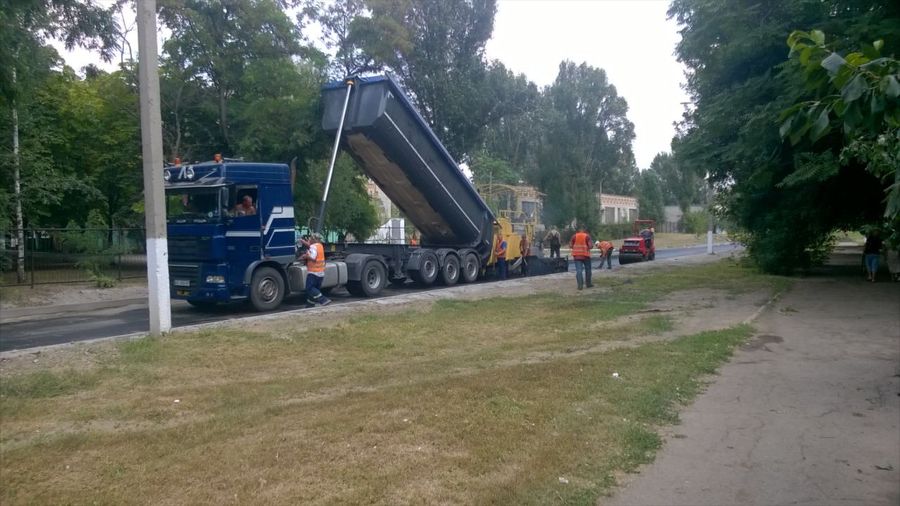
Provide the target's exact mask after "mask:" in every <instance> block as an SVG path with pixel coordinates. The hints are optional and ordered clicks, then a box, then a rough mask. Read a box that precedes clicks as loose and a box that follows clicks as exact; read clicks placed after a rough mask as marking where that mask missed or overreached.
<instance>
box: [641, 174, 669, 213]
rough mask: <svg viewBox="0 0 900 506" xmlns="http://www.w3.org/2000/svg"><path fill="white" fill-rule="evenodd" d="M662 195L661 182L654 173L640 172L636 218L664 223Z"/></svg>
mask: <svg viewBox="0 0 900 506" xmlns="http://www.w3.org/2000/svg"><path fill="white" fill-rule="evenodd" d="M663 193H664V192H663V182H662V180H661V179H660V177H659V174H658V173H657V172H656V171H653V170H645V171H643V172H641V175H640V176H639V178H638V184H637V200H638V215H639V216H638V218H640V219H642V220H654V221H656V222H657V223H659V222H662V221H665V213H664V211H663V205H664V204H665V202H664V197H663Z"/></svg>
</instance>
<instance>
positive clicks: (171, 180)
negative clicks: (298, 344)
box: [163, 157, 346, 310]
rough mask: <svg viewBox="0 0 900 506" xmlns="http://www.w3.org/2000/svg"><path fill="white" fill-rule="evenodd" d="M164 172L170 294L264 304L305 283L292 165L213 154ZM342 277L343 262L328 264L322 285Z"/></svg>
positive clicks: (193, 300) (198, 300)
mask: <svg viewBox="0 0 900 506" xmlns="http://www.w3.org/2000/svg"><path fill="white" fill-rule="evenodd" d="M163 178H164V180H165V188H166V216H167V222H168V226H167V233H168V248H169V284H170V286H169V288H170V292H171V296H172V298H174V299H183V300H187V301H188V302H189V303H190V304H192V305H194V306H198V307H207V306H212V305H214V304H217V303H220V302H227V301H232V300H241V299H243V300H247V299H249V300H250V302H251V303H252V304H253V306H254V307H256V309H258V310H268V309H272V308H274V307H276V306H278V305H279V304H280V303H281V301H282V299H283V298H284V296H285V295H287V294H290V293H292V292H302V291H303V285H304V283H305V276H306V268H305V266H303V265H298V264H294V263H293V262H294V260H295V237H294V235H295V232H294V229H295V227H294V224H295V221H294V207H293V196H292V193H291V169H290V167H288V166H287V165H285V164H276V163H250V162H243V161H232V160H227V159H220V158H219V157H216V160H214V161H211V162H204V163H196V164H185V165H182V164H177V165H171V166H167V167H166V168H165V169H164V173H163ZM248 197H249V204H250V205H249V206H244V205H242V202H247V198H248ZM345 282H346V266H345V265H341V264H339V263H334V262H332V263H331V265H328V266H327V267H326V281H325V282H324V283H323V286H336V285H338V284H343V283H345Z"/></svg>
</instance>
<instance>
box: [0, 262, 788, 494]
mask: <svg viewBox="0 0 900 506" xmlns="http://www.w3.org/2000/svg"><path fill="white" fill-rule="evenodd" d="M784 286H785V284H784V282H783V281H782V280H780V279H779V278H772V277H767V276H760V275H758V274H756V273H754V272H753V271H749V270H747V269H745V268H742V267H741V266H740V265H737V264H734V263H730V262H720V263H718V264H716V265H714V266H711V267H708V266H702V267H690V268H687V267H685V268H673V269H671V270H669V271H664V272H654V273H652V274H650V273H648V274H642V275H640V276H634V277H633V278H631V280H630V282H627V283H624V282H615V283H613V286H612V291H611V292H607V291H596V292H584V293H582V294H581V295H579V296H577V297H576V296H567V295H560V294H552V295H547V294H539V295H530V296H526V297H515V298H493V299H487V300H481V301H459V300H443V301H439V302H437V303H435V304H434V305H433V306H432V307H431V308H430V309H427V310H424V311H422V310H420V311H414V310H408V311H404V312H400V313H398V314H390V315H378V314H375V313H369V314H364V315H354V316H353V317H350V318H347V319H346V320H343V321H339V322H334V321H324V320H323V321H321V323H315V321H310V320H308V319H307V317H306V316H303V315H301V316H300V317H297V318H292V319H289V320H285V321H284V322H282V323H278V324H266V325H256V326H254V327H253V328H252V329H245V328H241V327H240V326H238V325H240V324H238V325H236V326H234V327H230V328H215V329H209V330H204V331H200V332H191V333H174V334H172V335H170V336H168V337H166V338H163V339H143V340H137V341H128V342H123V343H119V344H117V345H115V348H114V349H113V350H112V352H110V353H107V354H102V355H101V356H100V358H99V360H98V362H97V365H95V366H94V367H92V368H89V369H88V370H85V371H72V370H67V369H62V370H55V371H54V370H46V371H41V372H36V373H29V374H22V375H16V376H5V377H3V381H2V390H0V403H2V407H0V413H2V414H3V417H2V420H0V423H2V429H3V430H2V431H0V453H2V455H0V456H2V459H3V462H4V466H3V468H2V469H0V479H2V481H3V482H4V487H3V489H2V491H0V502H2V503H4V504H18V503H61V502H62V503H70V502H71V503H91V502H100V503H115V504H125V503H131V502H137V501H140V502H152V503H166V502H180V503H224V502H253V503H267V504H297V503H304V504H332V503H343V504H356V503H374V504H397V503H440V504H447V503H449V504H487V503H500V504H547V503H550V502H553V503H557V502H563V503H567V504H593V503H594V502H595V501H596V500H597V498H598V497H599V496H601V495H603V494H604V493H606V492H607V491H608V490H609V487H611V486H612V485H613V484H614V476H615V473H617V472H622V471H626V472H627V471H633V470H634V469H636V468H637V466H639V465H641V464H643V463H646V462H649V461H650V460H651V459H652V458H653V455H654V453H655V451H656V450H657V449H658V448H659V446H660V444H661V440H660V437H659V435H658V434H657V428H658V427H659V426H660V425H665V424H671V423H677V420H678V410H679V408H680V407H681V406H682V405H684V404H685V403H686V402H689V401H690V400H691V399H692V398H693V397H695V396H696V395H697V394H698V393H699V392H700V391H701V390H702V388H703V385H704V382H705V381H707V378H708V376H707V375H708V374H710V373H713V372H714V371H715V370H716V368H717V367H718V366H719V365H721V363H722V362H724V361H725V360H727V358H728V357H729V356H730V353H731V351H732V350H733V348H734V346H735V345H736V344H737V343H739V342H741V341H742V340H743V339H746V338H747V337H749V336H750V335H751V333H752V330H751V329H750V328H748V327H744V326H739V327H735V328H731V329H727V330H721V331H716V332H705V333H700V334H696V335H692V336H688V337H683V338H680V339H676V340H673V341H660V342H655V343H651V344H644V345H639V346H632V347H627V348H617V349H609V350H606V348H604V347H603V346H602V345H604V344H605V343H611V342H613V341H616V342H626V343H627V342H629V341H631V340H632V339H634V338H637V337H641V336H659V335H662V334H665V333H667V332H670V331H671V330H673V329H675V328H677V315H676V314H666V315H659V314H647V315H640V316H641V317H640V318H639V319H637V320H632V319H629V320H628V321H627V322H625V321H622V322H619V318H621V317H624V316H628V315H633V314H639V313H637V312H638V311H640V310H642V309H645V308H646V307H647V306H648V305H649V304H650V303H652V302H653V301H655V300H658V299H659V298H660V297H664V296H666V295H668V294H670V293H672V292H673V291H679V290H686V289H696V288H702V289H707V288H713V289H721V290H724V291H726V293H740V292H747V291H756V290H762V291H765V292H767V293H772V292H773V291H774V290H777V289H780V288H782V287H784ZM331 318H333V317H331ZM603 350H606V351H603ZM613 373H618V375H619V377H618V378H614V377H613ZM176 400H178V402H175V401H176ZM36 429H37V430H39V432H35V430H36ZM65 466H69V468H68V469H67V468H65ZM560 477H564V478H565V479H567V480H568V483H567V484H563V483H561V482H560V480H559V478H560ZM136 498H137V499H136Z"/></svg>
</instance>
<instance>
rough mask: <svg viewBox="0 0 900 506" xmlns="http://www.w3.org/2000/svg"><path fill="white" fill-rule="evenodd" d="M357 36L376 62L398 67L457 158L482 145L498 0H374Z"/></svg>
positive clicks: (354, 28)
mask: <svg viewBox="0 0 900 506" xmlns="http://www.w3.org/2000/svg"><path fill="white" fill-rule="evenodd" d="M366 6H367V9H366V10H365V12H364V13H363V14H361V15H359V16H357V17H356V18H355V19H354V20H353V21H352V22H351V29H350V34H349V39H350V40H351V41H352V43H353V44H354V45H355V46H356V47H358V48H360V49H361V51H362V52H363V53H364V54H366V55H368V56H371V57H372V59H373V61H374V62H375V64H374V65H372V68H373V69H374V68H380V69H385V70H389V71H391V72H393V73H394V74H395V75H397V77H398V78H399V79H400V81H401V83H402V84H403V85H404V87H405V88H406V89H407V90H409V92H410V93H411V95H412V98H413V101H414V102H415V104H416V106H417V108H418V109H419V112H420V113H421V114H422V116H423V117H424V118H425V120H426V121H427V122H428V123H429V124H430V125H431V126H432V128H433V129H434V130H435V133H437V135H438V137H439V138H440V139H441V141H442V142H443V143H444V145H446V146H447V149H448V150H449V151H450V154H451V155H453V156H454V157H455V158H457V160H462V161H465V160H466V157H467V156H468V155H471V154H472V152H473V151H474V149H475V147H476V146H477V144H478V139H479V135H480V133H481V129H482V128H483V127H484V125H485V124H487V122H488V119H487V118H488V116H489V113H490V108H491V104H490V103H488V102H487V100H486V99H485V97H484V94H483V93H482V87H483V86H484V83H485V79H486V72H487V71H486V63H485V59H484V48H485V44H486V43H487V41H488V40H489V39H490V38H491V33H492V32H493V29H494V15H495V14H496V11H497V5H496V0H366Z"/></svg>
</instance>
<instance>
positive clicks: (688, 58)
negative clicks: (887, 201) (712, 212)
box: [669, 0, 900, 272]
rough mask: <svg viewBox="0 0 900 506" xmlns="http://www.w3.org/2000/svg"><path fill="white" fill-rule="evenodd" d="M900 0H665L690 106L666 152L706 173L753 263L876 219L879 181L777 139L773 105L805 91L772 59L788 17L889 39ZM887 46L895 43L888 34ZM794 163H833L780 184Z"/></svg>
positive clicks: (811, 249)
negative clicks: (817, 173) (797, 181)
mask: <svg viewBox="0 0 900 506" xmlns="http://www.w3.org/2000/svg"><path fill="white" fill-rule="evenodd" d="M898 11H900V7H898V6H897V5H896V4H895V3H893V4H892V3H890V2H888V3H885V2H880V1H876V0H857V1H853V2H850V1H843V0H826V1H808V0H789V1H763V2H759V1H757V0H736V1H734V2H728V3H723V2H718V1H714V0H674V1H673V2H672V4H671V7H670V11H669V13H670V15H671V16H672V17H674V18H676V20H677V21H678V22H679V24H680V25H681V26H682V29H681V36H682V38H681V42H680V43H679V44H678V47H677V53H678V56H679V59H680V60H681V61H682V62H684V63H685V65H686V66H687V67H688V89H689V91H690V92H691V95H692V98H693V102H694V105H695V108H694V109H693V111H692V112H691V114H690V117H689V118H688V120H687V121H686V122H685V124H684V125H683V127H682V129H681V130H682V132H683V135H682V136H681V137H680V138H679V139H677V140H676V141H675V142H674V146H675V149H676V153H675V154H676V158H677V159H678V160H679V163H681V164H690V165H691V166H693V167H695V168H696V169H697V170H698V171H699V172H701V173H709V174H711V177H712V180H713V182H714V183H715V184H716V185H717V187H718V190H719V195H720V196H722V198H724V200H725V202H726V204H727V212H728V214H729V215H730V218H732V219H733V220H734V222H735V223H736V224H737V225H738V226H740V227H741V228H743V229H744V230H745V231H746V232H747V236H748V238H749V239H748V249H749V251H750V254H751V255H752V256H753V258H754V259H755V260H756V261H757V262H758V263H759V265H761V266H762V267H763V268H764V269H766V270H769V271H773V272H790V271H792V270H794V269H797V268H805V267H808V266H809V265H811V264H812V263H814V262H816V261H817V260H819V259H821V258H822V257H823V254H824V252H826V251H827V246H828V244H829V235H830V233H831V232H832V231H833V230H834V229H835V228H841V227H855V226H859V225H861V224H863V223H865V222H867V221H870V220H873V219H875V220H877V219H880V214H881V209H880V208H879V201H880V197H879V196H880V195H881V193H882V189H881V183H880V182H879V181H878V179H877V178H875V177H873V176H872V175H871V174H869V173H868V172H866V171H865V168H864V167H863V166H862V165H860V164H859V163H855V162H851V163H840V162H839V161H836V157H835V156H834V155H835V152H834V151H833V150H822V151H809V150H806V149H803V148H800V149H795V148H793V147H792V146H791V145H790V143H788V142H784V141H782V139H781V137H780V135H779V132H778V126H779V125H780V122H779V115H780V113H781V112H782V111H783V110H785V109H787V108H788V107H790V106H791V105H793V104H795V103H796V102H798V101H802V100H804V99H806V98H808V97H809V96H810V91H809V90H808V89H806V88H805V87H804V86H803V84H802V82H801V81H800V80H799V79H798V77H797V75H796V73H795V72H793V71H792V70H786V67H785V66H784V65H783V63H784V61H785V57H786V51H785V47H784V40H785V38H786V37H787V35H788V34H789V33H791V31H793V30H794V29H795V28H797V27H810V28H819V29H822V30H823V31H826V32H828V33H834V34H836V38H837V40H838V41H839V42H838V46H839V47H847V45H853V43H854V41H856V40H859V39H861V40H863V41H871V40H875V39H877V38H878V37H879V36H884V37H885V40H886V41H887V40H894V41H900V37H898V36H900V33H898V30H900V28H898V27H900V22H898V17H900V13H898ZM894 44H895V45H894V46H892V47H886V48H885V49H886V50H887V51H888V52H895V51H896V50H897V49H898V48H897V47H896V44H897V43H894ZM797 164H813V165H817V166H820V167H821V168H823V169H825V167H824V166H825V165H830V166H831V167H833V170H831V169H828V170H831V173H832V174H833V177H829V178H826V179H820V180H815V181H813V180H810V181H808V182H807V184H802V185H796V186H793V187H791V188H786V187H785V186H784V185H782V183H783V182H784V181H785V178H787V177H788V176H790V175H791V174H792V173H793V172H794V171H795V167H796V165H797Z"/></svg>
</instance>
